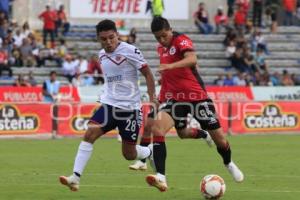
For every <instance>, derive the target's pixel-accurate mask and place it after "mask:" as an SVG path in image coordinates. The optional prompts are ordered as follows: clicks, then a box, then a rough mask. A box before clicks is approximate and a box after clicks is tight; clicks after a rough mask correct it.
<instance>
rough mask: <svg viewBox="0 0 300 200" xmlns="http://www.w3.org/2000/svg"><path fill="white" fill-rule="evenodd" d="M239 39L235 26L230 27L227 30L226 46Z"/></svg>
mask: <svg viewBox="0 0 300 200" xmlns="http://www.w3.org/2000/svg"><path fill="white" fill-rule="evenodd" d="M236 39H237V32H236V30H235V29H233V28H229V29H228V30H227V32H226V36H225V39H224V41H223V44H224V46H226V47H227V46H229V45H230V43H231V42H234V43H235V42H236Z"/></svg>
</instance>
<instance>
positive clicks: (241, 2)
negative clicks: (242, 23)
mask: <svg viewBox="0 0 300 200" xmlns="http://www.w3.org/2000/svg"><path fill="white" fill-rule="evenodd" d="M236 4H237V5H238V6H239V7H241V8H242V10H243V11H244V12H245V16H246V17H247V16H248V12H249V9H250V0H237V2H236Z"/></svg>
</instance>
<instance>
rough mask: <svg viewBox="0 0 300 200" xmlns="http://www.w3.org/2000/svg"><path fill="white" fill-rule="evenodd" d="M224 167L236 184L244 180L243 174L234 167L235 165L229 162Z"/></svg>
mask: <svg viewBox="0 0 300 200" xmlns="http://www.w3.org/2000/svg"><path fill="white" fill-rule="evenodd" d="M225 166H226V168H227V169H228V171H229V173H230V174H231V175H232V177H233V179H234V180H235V181H236V182H238V183H240V182H242V181H243V180H244V174H243V172H242V171H241V170H240V169H239V168H238V167H237V166H236V164H234V162H232V161H231V162H230V163H229V164H228V165H225Z"/></svg>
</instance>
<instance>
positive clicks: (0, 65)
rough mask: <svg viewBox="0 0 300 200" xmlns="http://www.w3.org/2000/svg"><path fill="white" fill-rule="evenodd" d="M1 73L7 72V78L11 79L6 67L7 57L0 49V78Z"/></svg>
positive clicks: (10, 70)
mask: <svg viewBox="0 0 300 200" xmlns="http://www.w3.org/2000/svg"><path fill="white" fill-rule="evenodd" d="M3 71H8V76H9V77H12V75H13V72H12V69H11V68H10V66H9V65H8V55H7V52H6V51H5V50H2V49H0V76H2V72H3Z"/></svg>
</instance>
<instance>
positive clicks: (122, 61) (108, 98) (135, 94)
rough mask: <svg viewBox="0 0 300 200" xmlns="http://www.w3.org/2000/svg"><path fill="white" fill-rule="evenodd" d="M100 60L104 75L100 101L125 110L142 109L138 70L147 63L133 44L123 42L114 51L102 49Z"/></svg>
mask: <svg viewBox="0 0 300 200" xmlns="http://www.w3.org/2000/svg"><path fill="white" fill-rule="evenodd" d="M99 61H100V64H101V67H102V71H103V76H104V92H103V94H102V95H101V96H100V102H101V103H105V104H108V105H111V106H114V107H118V108H122V109H125V110H132V109H140V108H141V97H140V90H139V87H138V70H139V69H141V68H143V67H146V66H147V63H146V61H145V59H144V57H143V55H142V53H141V52H140V51H139V50H138V49H137V48H136V47H135V46H133V45H130V44H127V43H125V42H121V43H120V44H119V46H118V47H117V48H116V49H115V50H114V52H112V53H106V52H105V50H104V49H102V50H101V51H100V53H99Z"/></svg>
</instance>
